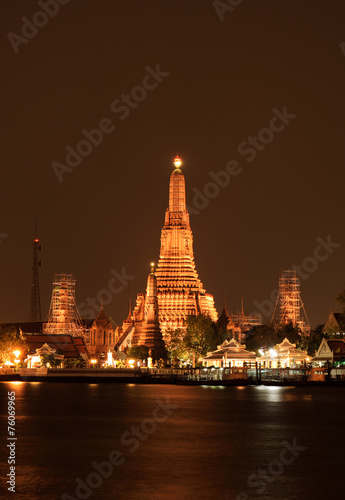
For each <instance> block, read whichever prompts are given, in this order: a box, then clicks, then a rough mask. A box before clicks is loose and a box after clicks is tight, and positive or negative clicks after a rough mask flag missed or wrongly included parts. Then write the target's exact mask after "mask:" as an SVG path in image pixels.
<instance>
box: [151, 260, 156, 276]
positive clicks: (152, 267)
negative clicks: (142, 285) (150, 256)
mask: <svg viewBox="0 0 345 500" xmlns="http://www.w3.org/2000/svg"><path fill="white" fill-rule="evenodd" d="M154 272H155V263H154V262H151V273H154Z"/></svg>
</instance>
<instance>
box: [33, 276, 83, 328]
mask: <svg viewBox="0 0 345 500" xmlns="http://www.w3.org/2000/svg"><path fill="white" fill-rule="evenodd" d="M42 331H43V333H45V334H58V335H64V334H69V335H72V336H73V337H79V336H84V335H85V327H84V325H83V323H82V320H81V317H80V314H79V311H78V308H77V304H76V302H75V279H74V278H73V276H72V274H64V273H61V274H55V278H54V282H53V293H52V299H51V303H50V308H49V313H48V318H47V322H46V323H43V327H42Z"/></svg>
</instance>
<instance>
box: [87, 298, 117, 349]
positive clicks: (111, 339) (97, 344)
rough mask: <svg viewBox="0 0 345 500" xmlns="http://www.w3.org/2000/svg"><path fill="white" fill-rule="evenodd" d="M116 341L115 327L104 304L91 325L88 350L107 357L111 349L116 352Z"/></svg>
mask: <svg viewBox="0 0 345 500" xmlns="http://www.w3.org/2000/svg"><path fill="white" fill-rule="evenodd" d="M115 341H116V339H115V329H114V327H113V325H112V324H111V322H110V321H109V319H108V318H107V316H106V315H105V312H104V309H103V304H102V305H101V310H100V312H99V314H98V316H97V317H96V318H95V319H94V320H93V323H92V325H91V327H90V332H89V341H88V344H87V345H88V351H89V353H90V354H93V355H98V356H101V357H104V358H105V356H106V354H107V353H108V352H109V351H110V352H111V353H113V352H114V346H115Z"/></svg>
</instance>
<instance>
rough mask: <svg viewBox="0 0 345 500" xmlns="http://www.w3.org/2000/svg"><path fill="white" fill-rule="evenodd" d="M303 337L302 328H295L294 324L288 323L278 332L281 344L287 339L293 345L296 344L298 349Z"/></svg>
mask: <svg viewBox="0 0 345 500" xmlns="http://www.w3.org/2000/svg"><path fill="white" fill-rule="evenodd" d="M301 336H302V332H301V330H300V328H298V326H294V325H293V324H292V323H287V324H286V325H283V326H281V327H280V328H278V330H277V337H278V338H279V342H282V341H283V340H284V339H285V338H287V339H288V340H289V341H290V342H291V343H292V344H296V347H297V344H298V343H299V341H300V339H301Z"/></svg>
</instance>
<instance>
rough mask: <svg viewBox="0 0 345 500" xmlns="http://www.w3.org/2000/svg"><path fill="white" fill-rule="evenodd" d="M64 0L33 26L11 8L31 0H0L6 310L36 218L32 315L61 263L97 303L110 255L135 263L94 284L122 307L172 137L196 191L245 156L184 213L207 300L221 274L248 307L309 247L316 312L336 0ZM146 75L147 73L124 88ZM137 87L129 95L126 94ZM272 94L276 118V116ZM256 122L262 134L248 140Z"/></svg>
mask: <svg viewBox="0 0 345 500" xmlns="http://www.w3.org/2000/svg"><path fill="white" fill-rule="evenodd" d="M42 3H43V4H44V3H45V0H43V1H42ZM65 3H66V4H65V5H60V6H59V12H57V13H56V15H55V16H54V17H49V18H48V20H47V19H46V18H45V17H44V16H43V17H42V15H37V16H36V18H35V19H36V21H37V22H38V24H45V25H44V26H42V27H40V28H37V33H36V34H35V32H32V31H31V32H30V28H25V27H24V28H23V25H24V24H25V23H26V21H25V20H23V19H22V18H23V17H25V18H27V19H28V20H30V21H31V20H32V19H33V17H34V16H35V15H36V13H37V12H38V11H42V8H41V7H40V6H39V3H38V2H37V1H31V0H30V1H29V0H25V1H17V0H15V1H7V2H3V5H2V16H1V20H0V23H1V37H2V43H1V45H2V53H3V58H2V69H3V71H2V74H3V76H2V81H1V85H2V92H1V101H2V102H1V110H2V121H3V127H2V155H1V156H2V169H1V220H0V276H1V281H0V304H1V305H0V321H2V322H10V321H26V320H28V316H29V308H30V291H31V280H32V271H31V265H32V240H33V237H34V220H35V217H36V220H37V227H38V236H39V238H40V240H41V242H42V247H43V251H42V253H41V258H42V268H41V269H40V291H41V304H42V316H43V319H44V318H45V317H46V314H47V312H48V308H49V303H50V297H51V289H52V279H53V276H54V273H55V272H61V271H62V272H66V273H73V274H74V275H75V277H76V280H77V285H76V293H77V303H78V304H81V303H85V302H86V300H87V298H88V297H89V298H91V299H92V298H93V299H95V301H96V304H98V305H99V301H98V300H97V296H98V297H99V296H100V291H102V290H106V289H108V285H109V281H110V280H111V278H112V277H114V271H115V272H118V273H119V274H120V275H121V274H123V273H124V274H125V275H130V276H131V277H135V278H134V279H126V278H125V279H124V282H125V283H127V282H128V283H130V286H129V285H128V284H124V285H123V286H122V288H121V286H120V285H119V283H118V282H117V285H116V286H117V287H118V288H121V290H120V291H119V292H118V293H112V294H111V295H112V297H111V302H110V301H109V299H108V298H107V299H106V300H105V311H106V313H107V314H108V315H110V316H112V318H113V319H114V320H115V322H117V323H121V322H122V320H123V319H124V317H125V316H126V315H127V308H128V306H127V304H128V297H129V294H130V295H131V296H132V299H133V300H134V299H135V297H136V294H137V293H138V292H144V291H145V287H146V279H147V275H148V272H149V263H150V262H151V261H152V260H153V261H157V259H158V255H159V247H160V230H161V227H162V225H163V221H164V212H165V210H166V208H167V206H168V185H169V176H170V173H171V171H172V168H173V167H172V161H173V158H174V156H175V155H176V154H177V153H178V154H180V156H181V157H182V159H183V167H182V168H183V172H184V173H185V177H186V186H187V204H188V205H189V206H190V207H193V203H194V202H193V198H194V197H195V196H196V193H197V192H204V190H205V189H206V191H207V190H208V192H210V193H211V194H212V196H214V195H215V194H216V191H217V190H216V191H215V190H213V191H212V188H210V187H209V186H207V185H208V183H209V182H214V181H213V180H212V178H211V175H210V172H214V173H215V174H218V173H219V172H220V171H225V170H226V166H227V165H229V162H230V161H231V160H234V161H237V162H238V164H239V165H238V166H237V169H233V170H232V172H236V173H237V175H234V174H233V173H232V175H231V176H229V178H230V181H229V182H228V185H227V186H226V187H224V188H219V189H218V191H219V193H218V194H216V196H214V197H213V198H208V204H207V200H206V203H205V202H204V204H207V206H205V208H203V209H201V210H195V206H194V212H196V211H198V212H199V213H198V214H196V213H194V214H192V215H191V227H192V230H193V235H194V253H195V261H196V266H197V270H198V273H199V276H200V279H201V281H202V282H203V283H204V286H205V288H206V290H207V292H209V293H211V294H213V295H214V297H215V302H216V307H217V309H218V312H220V311H221V309H222V305H223V297H224V291H225V292H226V302H227V306H228V309H229V310H233V311H234V312H235V311H236V310H237V309H238V307H239V305H240V298H241V296H243V297H244V303H245V311H246V312H248V313H250V312H252V311H255V309H257V308H256V307H255V303H256V304H258V303H259V304H261V303H262V302H263V301H268V300H269V299H270V295H271V293H272V291H274V289H275V288H276V287H277V284H278V277H279V273H280V271H281V270H282V269H283V268H287V267H290V266H291V265H297V266H302V265H303V263H304V265H305V266H306V270H304V271H302V272H303V275H304V276H305V277H304V278H303V279H302V280H301V290H302V298H303V300H304V303H305V307H306V310H307V313H308V315H309V319H310V322H311V325H312V326H315V325H317V324H319V323H324V322H325V321H326V319H327V317H328V314H329V311H330V308H331V307H333V308H335V309H337V305H336V303H335V301H334V298H335V296H336V294H337V293H338V292H339V291H341V290H342V288H343V285H344V282H345V268H344V252H345V235H344V225H343V224H344V223H343V219H344V180H345V173H344V132H345V125H344V88H345V55H344V53H345V43H344V45H343V46H342V45H341V44H342V43H343V42H345V24H344V20H345V3H344V2H343V1H342V0H338V1H335V0H333V1H332V0H328V1H327V2H326V1H325V0H312V1H311V0H304V1H303V2H301V0H295V1H293V0H288V1H279V2H277V1H276V0H270V1H255V0H252V1H250V0H243V1H242V2H240V1H237V2H233V3H234V4H235V3H238V5H237V6H236V7H234V8H232V11H230V10H227V11H224V13H223V14H221V13H220V10H221V8H220V7H218V9H219V12H218V13H217V10H216V8H215V6H214V5H213V2H212V0H164V1H163V0H146V1H139V0H132V1H130V2H129V1H128V0H103V1H102V2H96V1H89V0H71V1H70V2H66V0H65ZM220 3H221V2H219V4H220ZM224 5H228V6H229V9H230V5H229V4H227V2H226V1H225V0H224ZM51 8H52V7H51ZM221 17H223V20H221ZM22 29H24V32H25V33H26V34H29V35H30V36H31V38H24V39H23V38H22V39H20V38H18V36H23V35H22ZM25 29H26V30H27V31H25ZM8 33H12V34H14V35H11V36H12V38H11V40H12V41H11V40H10V39H9V38H8ZM33 33H34V34H33ZM16 37H17V38H16ZM14 40H16V41H14ZM23 40H24V41H25V40H27V43H24V42H23ZM16 44H17V45H16ZM342 48H343V50H342ZM16 52H17V53H16ZM157 66H158V70H159V71H160V72H161V74H162V75H163V76H160V77H159V76H156V81H155V79H154V77H153V76H152V74H151V76H149V77H148V76H147V75H149V74H150V72H151V73H153V72H155V71H156V70H157ZM148 67H149V68H150V69H148ZM145 78H146V79H145ZM158 80H160V81H159V82H158ZM143 81H145V82H146V84H147V85H148V86H150V90H145V91H143V90H142V89H140V88H139V89H138V88H136V89H135V87H138V86H141V85H142V84H143ZM156 83H157V85H156ZM154 87H155V88H154ZM131 93H134V95H135V96H136V97H137V100H134V98H133V97H130V101H129V102H130V103H131V106H132V107H130V105H129V104H128V105H127V104H123V103H121V102H120V101H121V100H122V99H123V98H124V99H126V97H125V94H131ZM123 94H124V96H123ZM145 94H147V95H146V96H145ZM116 100H118V101H117V102H115V103H114V101H116ZM121 106H123V107H122V108H121ZM284 108H285V114H286V113H287V114H288V115H289V116H290V118H288V119H286V118H285V120H286V121H288V122H289V123H287V124H285V125H284V127H283V130H281V124H282V122H281V121H279V120H273V121H272V118H273V117H274V116H275V113H277V112H278V113H283V112H284ZM121 109H122V111H120V110H121ZM272 110H276V111H275V112H274V111H272ZM102 120H105V121H102ZM101 121H102V124H103V126H105V127H107V131H108V132H109V130H110V129H111V130H112V131H110V132H109V133H105V134H104V136H103V139H102V141H101V143H100V144H99V145H97V146H96V145H95V146H93V149H92V151H91V152H90V153H89V154H88V155H86V154H85V155H84V156H83V157H82V158H81V161H80V164H79V165H77V166H75V167H73V169H72V171H71V172H64V173H63V174H61V175H60V180H61V182H60V181H59V179H58V175H57V174H56V172H55V171H54V169H53V167H52V164H53V163H54V162H59V163H61V164H64V165H66V161H65V158H66V155H67V151H66V147H67V146H70V147H71V148H73V149H75V148H76V147H77V145H78V143H79V142H80V141H82V140H85V136H84V135H83V134H82V131H83V130H87V131H91V130H92V129H95V128H98V129H99V127H100V122H101ZM270 123H271V124H272V123H273V124H274V125H273V128H274V127H276V128H277V127H279V129H280V131H279V132H278V131H274V132H270V131H269V130H267V127H270ZM104 124H106V125H104ZM262 129H266V130H264V131H262ZM258 134H259V136H261V137H262V138H263V140H264V141H266V144H264V147H263V146H262V145H263V142H260V141H259V143H257V144H258V146H259V148H260V150H258V149H256V148H254V149H253V150H252V151H255V153H250V152H248V148H249V147H253V146H250V145H249V144H248V142H249V141H250V139H249V136H252V137H258ZM99 142H100V140H99ZM244 143H247V144H244ZM253 156H255V158H253V159H252V160H251V161H248V160H250V159H251V158H252V157H253ZM75 161H76V160H75ZM76 162H77V161H76ZM68 169H71V167H68ZM198 206H199V207H200V205H198ZM6 235H7V236H6ZM327 238H328V241H331V242H332V246H331V247H330V248H329V249H328V250H326V249H323V250H320V249H317V247H318V246H319V245H320V240H322V241H323V242H324V245H326V246H327V243H326V241H327ZM317 240H318V241H317ZM336 243H337V244H338V245H335V244H336ZM315 251H316V255H317V256H319V257H318V260H315V258H314V257H313V256H314V252H315ZM109 293H110V292H109ZM107 297H109V296H107ZM270 307H271V306H270V305H269V304H268V305H267V308H268V310H269V309H270ZM338 309H339V307H338ZM82 311H83V312H84V314H86V313H87V314H88V315H90V307H85V306H83V307H82ZM91 312H92V307H91ZM93 312H95V311H93ZM264 319H267V318H264Z"/></svg>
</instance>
